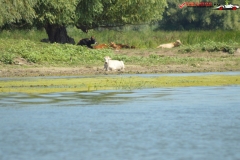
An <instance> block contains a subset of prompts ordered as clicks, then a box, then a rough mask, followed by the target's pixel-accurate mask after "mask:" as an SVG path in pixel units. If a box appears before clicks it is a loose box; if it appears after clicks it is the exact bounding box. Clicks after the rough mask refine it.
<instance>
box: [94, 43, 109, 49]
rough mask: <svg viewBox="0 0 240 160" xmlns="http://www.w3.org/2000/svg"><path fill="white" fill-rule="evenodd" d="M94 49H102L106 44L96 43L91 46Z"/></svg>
mask: <svg viewBox="0 0 240 160" xmlns="http://www.w3.org/2000/svg"><path fill="white" fill-rule="evenodd" d="M93 48H94V49H104V48H108V45H107V44H98V45H96V46H93Z"/></svg>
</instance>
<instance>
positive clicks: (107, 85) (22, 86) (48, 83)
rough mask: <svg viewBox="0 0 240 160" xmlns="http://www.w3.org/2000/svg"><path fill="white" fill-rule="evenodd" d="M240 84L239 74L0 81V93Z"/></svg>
mask: <svg viewBox="0 0 240 160" xmlns="http://www.w3.org/2000/svg"><path fill="white" fill-rule="evenodd" d="M223 85H240V76H239V75H238V76H224V75H215V76H211V75H209V76H188V77H137V76H136V77H119V76H118V77H93V78H70V79H69V78H68V79H66V78H59V79H26V80H23V79H22V80H17V79H15V80H8V81H0V86H1V87H0V92H4V93H7V92H22V93H51V92H73V91H94V90H109V89H114V90H118V89H124V90H132V89H141V88H156V87H186V86H223Z"/></svg>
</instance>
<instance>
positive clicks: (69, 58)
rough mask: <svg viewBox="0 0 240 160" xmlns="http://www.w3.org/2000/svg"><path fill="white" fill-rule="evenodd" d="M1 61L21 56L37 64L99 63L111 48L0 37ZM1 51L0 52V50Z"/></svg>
mask: <svg viewBox="0 0 240 160" xmlns="http://www.w3.org/2000/svg"><path fill="white" fill-rule="evenodd" d="M0 48H2V51H3V53H4V54H3V57H2V58H1V59H0V61H1V62H3V63H12V62H13V59H14V57H21V58H24V59H26V60H27V61H28V62H32V63H37V64H53V65H55V64H57V65H89V64H90V65H99V64H102V61H103V57H104V56H106V55H108V56H112V51H111V50H101V51H99V50H92V49H88V48H86V47H82V46H74V45H69V44H64V45H61V44H57V43H54V44H48V43H41V42H32V41H29V40H21V41H16V40H14V39H0ZM2 51H1V52H2Z"/></svg>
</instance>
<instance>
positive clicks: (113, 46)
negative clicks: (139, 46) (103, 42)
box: [110, 42, 136, 51]
mask: <svg viewBox="0 0 240 160" xmlns="http://www.w3.org/2000/svg"><path fill="white" fill-rule="evenodd" d="M110 47H112V48H114V49H115V50H116V51H119V50H120V49H121V48H132V49H134V48H136V47H135V46H130V45H128V44H116V43H114V42H111V43H110Z"/></svg>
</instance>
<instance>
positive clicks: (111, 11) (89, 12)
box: [76, 0, 166, 27]
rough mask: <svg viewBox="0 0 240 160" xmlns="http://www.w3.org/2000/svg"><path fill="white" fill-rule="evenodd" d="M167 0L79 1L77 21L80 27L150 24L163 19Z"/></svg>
mask: <svg viewBox="0 0 240 160" xmlns="http://www.w3.org/2000/svg"><path fill="white" fill-rule="evenodd" d="M164 7H166V1H165V0H151V1H146V0H138V1H136V0H127V1H126V0H112V1H108V0H88V1H84V0H82V1H79V3H78V5H77V8H76V19H77V23H78V24H79V26H81V25H84V26H89V27H94V26H115V25H123V24H135V23H148V22H151V21H156V20H159V19H161V18H162V13H163V11H164Z"/></svg>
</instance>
